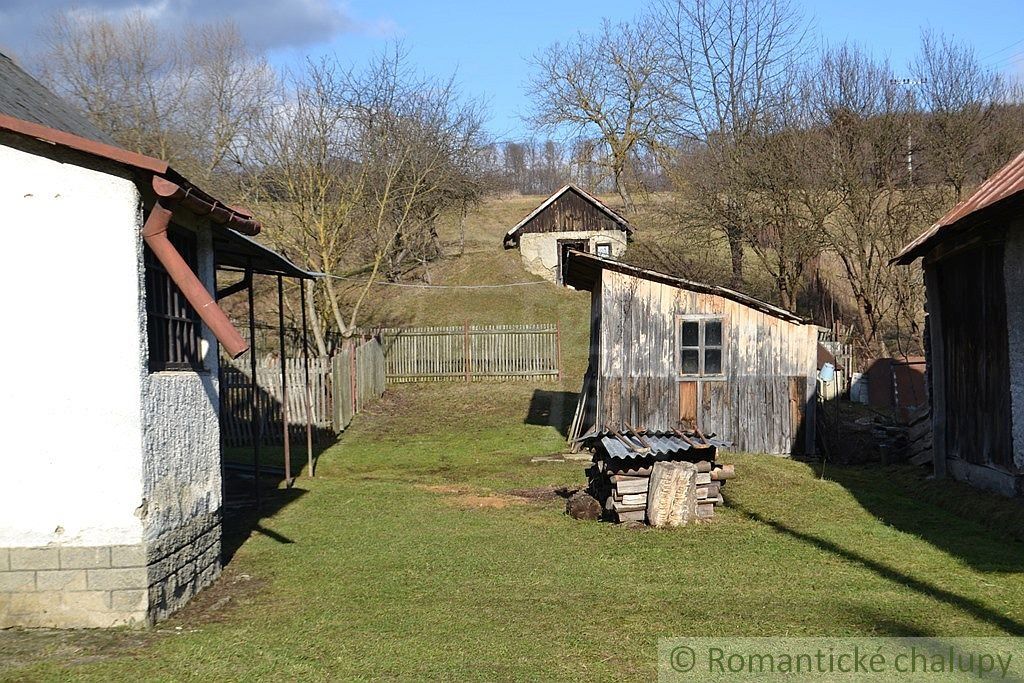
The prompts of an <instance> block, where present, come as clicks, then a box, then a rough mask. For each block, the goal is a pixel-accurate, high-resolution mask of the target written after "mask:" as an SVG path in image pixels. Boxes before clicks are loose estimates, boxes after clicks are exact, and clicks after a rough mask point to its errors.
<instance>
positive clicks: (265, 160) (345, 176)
mask: <svg viewBox="0 0 1024 683" xmlns="http://www.w3.org/2000/svg"><path fill="white" fill-rule="evenodd" d="M284 93H285V94H284V95H283V96H282V98H281V100H280V102H279V103H278V105H277V106H276V107H275V108H274V109H273V111H272V113H271V114H270V115H268V116H267V117H266V118H265V119H264V121H263V124H262V129H261V134H260V135H259V147H258V150H259V153H258V158H259V163H258V164H256V165H254V169H253V170H254V178H253V181H252V187H253V194H254V196H256V197H258V198H259V199H260V200H262V201H263V202H264V203H265V204H264V210H265V212H266V213H268V214H269V215H272V216H273V217H274V221H273V223H274V224H275V226H276V228H277V230H276V231H275V233H274V237H275V239H277V240H278V241H279V242H280V243H282V244H283V245H285V246H286V247H288V248H289V250H290V251H293V252H295V253H298V254H302V255H304V256H305V258H306V262H307V265H308V266H309V267H311V268H315V269H317V270H320V271H322V272H324V273H326V274H328V277H326V278H324V279H323V280H322V281H321V282H322V285H320V287H319V288H322V296H323V299H324V301H323V304H324V308H325V310H326V311H328V312H329V315H328V316H327V319H328V320H332V321H333V326H334V327H335V328H336V329H337V330H338V331H339V332H340V333H341V334H342V335H350V334H352V333H353V331H354V329H355V327H356V325H357V324H358V323H359V314H360V311H361V309H362V306H363V305H364V303H365V301H366V299H367V295H368V294H369V292H370V290H371V289H372V287H373V285H374V284H375V283H376V282H377V281H378V280H379V278H381V277H388V278H390V279H398V278H399V277H401V275H402V272H403V269H404V268H405V267H406V266H407V265H408V264H421V265H422V264H423V263H425V262H427V261H429V260H431V259H434V258H437V257H439V256H440V255H441V245H440V244H439V242H438V238H437V232H436V229H435V225H436V221H437V218H438V216H439V215H440V213H441V212H443V211H446V210H461V209H462V207H464V206H466V205H467V204H468V203H471V202H473V201H475V200H476V198H477V197H478V196H479V194H480V192H481V186H480V184H479V173H477V166H476V164H477V163H478V162H479V160H480V159H481V156H480V154H479V150H481V149H483V148H484V146H485V145H484V144H483V142H482V139H481V134H480V130H481V123H480V122H481V115H480V106H479V104H478V103H476V102H475V101H465V100H463V99H462V98H461V96H460V94H459V92H458V90H457V88H456V87H455V84H454V81H452V80H450V79H449V80H444V81H438V80H434V79H425V78H421V77H419V76H417V75H416V74H415V73H414V72H413V71H412V70H411V69H410V68H409V67H408V65H407V62H406V55H405V52H404V51H403V50H402V49H401V48H400V47H398V46H396V47H395V48H394V49H392V50H389V51H387V52H385V53H382V54H381V55H380V56H379V57H377V58H375V59H374V60H373V61H372V62H370V63H369V64H368V65H366V66H364V67H348V68H346V67H343V66H341V65H340V64H339V63H338V62H337V60H336V59H334V58H325V59H322V60H320V61H318V62H308V63H307V64H306V65H305V67H304V68H303V69H302V70H301V71H299V72H297V73H294V74H291V76H290V77H289V79H288V86H287V87H286V88H285V89H284ZM357 276H358V277H361V278H364V279H363V281H362V284H361V285H360V286H359V290H358V293H357V294H356V297H355V299H354V300H353V301H347V302H346V301H343V297H342V293H341V292H340V291H339V289H338V287H337V286H336V284H335V278H338V277H341V278H354V277H357ZM319 288H318V289H319ZM312 296H313V297H318V295H317V293H316V291H314V293H313V295H312ZM318 300H319V299H318ZM345 309H347V312H346V311H345Z"/></svg>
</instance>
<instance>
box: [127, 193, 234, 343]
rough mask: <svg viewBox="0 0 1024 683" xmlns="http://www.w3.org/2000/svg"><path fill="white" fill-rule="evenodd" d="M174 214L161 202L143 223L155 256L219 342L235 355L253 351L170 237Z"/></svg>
mask: <svg viewBox="0 0 1024 683" xmlns="http://www.w3.org/2000/svg"><path fill="white" fill-rule="evenodd" d="M164 201H166V200H164ZM173 213H174V211H173V209H171V208H167V207H166V206H164V204H163V203H162V202H161V201H158V202H157V203H156V204H155V205H154V206H153V208H152V210H150V212H149V217H148V218H146V223H145V224H144V225H143V226H142V239H143V240H145V242H146V244H147V245H149V248H150V249H151V250H152V251H153V255H154V256H156V258H157V260H158V261H160V264H161V265H163V267H164V268H165V269H166V270H167V274H168V275H169V276H170V278H171V280H172V281H173V282H174V284H176V285H177V286H178V289H180V290H181V293H182V295H183V296H184V297H185V299H186V300H187V301H188V303H189V304H190V305H191V306H192V308H194V309H195V311H196V313H198V314H199V317H200V319H202V321H203V322H204V323H206V326H207V327H209V328H210V331H211V332H213V334H214V336H215V337H217V341H219V342H220V343H221V346H223V347H224V350H225V351H226V352H227V353H228V355H229V356H230V357H231V358H238V357H239V356H241V355H242V354H243V353H245V352H246V351H248V350H249V344H248V343H247V342H246V341H245V339H243V338H242V335H241V334H239V332H238V330H237V329H235V326H234V325H232V324H231V321H230V320H229V319H228V317H227V315H226V314H225V313H224V311H223V310H222V309H221V308H220V306H218V305H217V302H216V301H215V300H214V298H213V296H212V295H211V294H210V293H209V292H208V291H207V290H206V287H204V286H203V283H202V282H200V280H199V278H198V277H197V276H196V274H195V273H194V272H192V269H191V268H190V267H189V265H188V264H187V263H185V259H183V258H182V257H181V254H179V253H178V250H177V249H175V248H174V245H173V244H171V241H170V240H169V239H168V238H167V228H168V226H170V223H171V217H172V216H173Z"/></svg>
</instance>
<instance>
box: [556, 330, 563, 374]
mask: <svg viewBox="0 0 1024 683" xmlns="http://www.w3.org/2000/svg"><path fill="white" fill-rule="evenodd" d="M555 362H556V363H557V364H558V381H559V382H561V381H562V325H561V323H560V322H559V321H557V320H556V321H555Z"/></svg>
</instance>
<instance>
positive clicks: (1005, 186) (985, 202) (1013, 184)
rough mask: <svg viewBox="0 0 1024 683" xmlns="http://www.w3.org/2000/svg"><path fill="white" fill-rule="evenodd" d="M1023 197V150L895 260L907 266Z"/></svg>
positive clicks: (976, 226) (906, 247)
mask: <svg viewBox="0 0 1024 683" xmlns="http://www.w3.org/2000/svg"><path fill="white" fill-rule="evenodd" d="M1021 200H1024V152H1021V153H1020V154H1018V155H1017V157H1016V158H1015V159H1014V160H1013V161H1011V162H1010V163H1008V164H1006V165H1005V166H1003V167H1002V168H1001V169H999V171H997V172H996V173H995V175H993V176H991V177H989V178H988V179H987V180H985V182H983V183H982V184H981V185H979V186H978V189H976V190H975V191H974V193H973V194H971V196H969V197H968V198H967V199H965V200H963V201H962V202H960V203H959V204H957V205H956V206H954V207H953V208H952V209H951V210H950V211H949V213H947V214H946V215H945V216H943V217H942V218H940V219H939V220H938V221H937V222H936V223H934V224H933V225H932V226H931V227H930V228H928V229H927V230H925V231H924V233H922V234H921V235H920V236H919V237H918V238H917V239H915V240H914V241H913V242H911V243H910V244H908V245H907V246H905V247H903V251H901V252H900V253H899V254H898V255H897V256H896V258H894V259H893V260H892V262H893V263H899V264H901V265H906V264H908V263H912V262H913V261H914V259H916V258H918V257H919V256H924V255H925V254H926V253H927V252H928V251H930V250H931V249H932V248H933V247H935V246H936V245H938V244H939V243H940V242H942V241H943V240H945V239H947V238H949V237H951V236H953V235H957V234H963V233H965V232H969V231H971V230H976V229H978V228H981V227H982V226H983V225H984V224H985V223H986V221H987V220H988V219H989V218H991V217H992V215H993V213H995V212H997V211H1000V210H1003V209H1006V208H1008V207H1009V206H1011V205H1013V204H1016V203H1018V202H1020V201H1021Z"/></svg>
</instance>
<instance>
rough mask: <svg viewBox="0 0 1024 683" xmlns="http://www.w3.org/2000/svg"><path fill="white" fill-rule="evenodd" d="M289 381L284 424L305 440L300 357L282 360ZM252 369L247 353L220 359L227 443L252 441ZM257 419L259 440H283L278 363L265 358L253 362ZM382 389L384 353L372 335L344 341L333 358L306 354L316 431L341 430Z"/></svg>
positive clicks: (268, 443) (293, 436) (266, 443)
mask: <svg viewBox="0 0 1024 683" xmlns="http://www.w3.org/2000/svg"><path fill="white" fill-rule="evenodd" d="M285 374H286V377H287V383H288V424H289V434H290V436H291V439H292V440H293V441H295V440H296V439H297V440H299V441H304V440H305V430H306V414H307V412H306V404H307V401H306V382H305V368H304V365H303V359H301V358H289V359H287V360H286V361H285ZM250 376H251V370H250V367H249V362H248V360H247V359H245V358H242V359H239V360H236V361H222V365H221V378H220V402H221V433H222V436H223V439H224V445H225V446H228V447H240V446H250V445H252V443H253V419H252V402H251V397H250V391H251V383H250V380H249V378H250ZM256 386H257V391H256V414H257V420H256V425H257V428H258V432H259V436H260V444H261V445H264V446H280V445H282V444H283V442H284V430H283V424H284V420H283V415H282V409H281V408H282V391H281V365H280V363H279V362H278V360H277V359H276V358H266V359H262V360H260V361H258V362H257V366H256ZM383 393H384V356H383V353H382V351H381V346H380V343H379V342H378V341H377V340H376V339H371V340H369V341H366V342H363V343H361V344H360V345H358V346H356V345H347V346H345V347H344V348H343V349H342V350H341V351H340V352H338V353H337V354H336V355H335V356H333V357H332V358H310V359H309V394H310V401H309V405H310V416H311V424H312V426H313V428H314V433H315V434H316V435H317V437H320V436H322V435H323V434H325V433H327V432H330V431H333V432H335V433H340V432H341V431H343V430H344V429H345V428H346V427H348V425H349V423H350V422H351V421H352V416H353V415H354V414H356V413H358V412H359V411H361V410H362V409H363V407H364V406H365V405H366V403H367V402H368V401H369V400H371V399H372V398H377V397H380V396H381V395H382V394H383Z"/></svg>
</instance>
